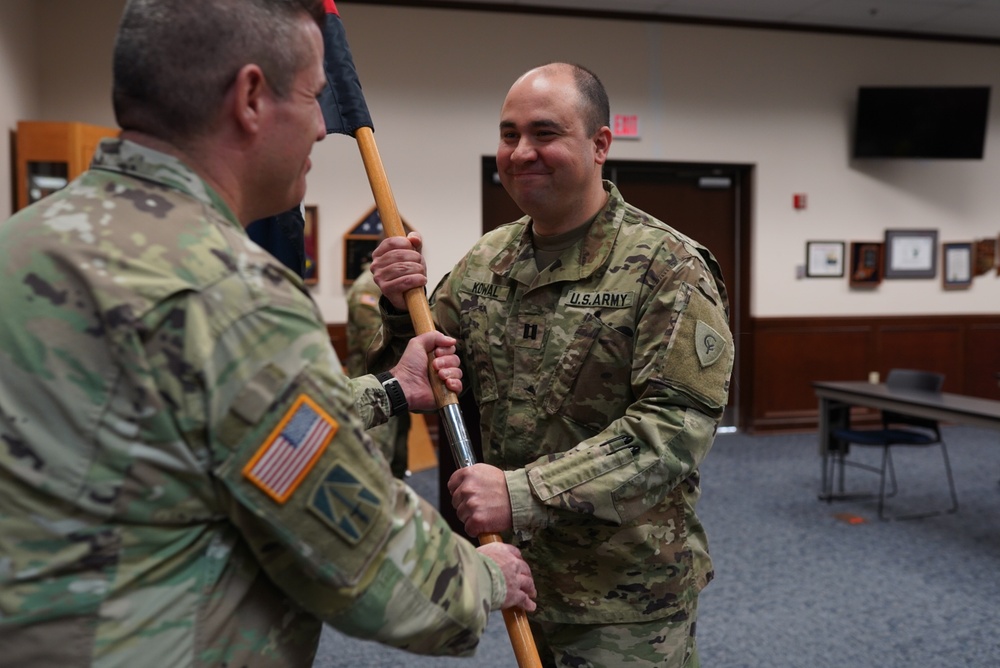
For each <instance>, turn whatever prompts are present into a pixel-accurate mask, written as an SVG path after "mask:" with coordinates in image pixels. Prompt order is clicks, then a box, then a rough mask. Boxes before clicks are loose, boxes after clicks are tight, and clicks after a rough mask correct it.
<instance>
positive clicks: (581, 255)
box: [490, 181, 625, 284]
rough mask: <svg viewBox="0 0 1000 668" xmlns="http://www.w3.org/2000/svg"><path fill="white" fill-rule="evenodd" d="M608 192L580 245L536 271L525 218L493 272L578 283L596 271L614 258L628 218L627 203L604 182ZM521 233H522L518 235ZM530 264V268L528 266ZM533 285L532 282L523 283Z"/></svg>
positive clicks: (514, 229) (513, 228)
mask: <svg viewBox="0 0 1000 668" xmlns="http://www.w3.org/2000/svg"><path fill="white" fill-rule="evenodd" d="M604 190H605V191H606V192H607V193H608V201H607V204H605V205H604V208H603V209H601V210H600V211H599V212H598V214H597V217H596V218H595V219H594V223H593V224H592V225H591V226H590V231H589V232H588V233H587V235H586V236H585V237H584V238H583V239H581V240H580V241H579V242H578V243H576V244H574V245H573V246H572V247H571V248H569V249H567V250H566V251H565V252H564V253H563V255H562V256H560V258H559V259H558V260H556V261H555V262H553V263H552V264H551V265H549V266H548V267H546V268H545V269H543V270H542V271H541V272H539V271H538V270H537V269H536V268H535V251H534V248H533V247H532V241H531V232H530V227H529V225H530V223H531V218H529V217H525V218H522V219H521V220H520V221H518V224H517V225H512V226H511V230H510V232H508V233H509V234H511V235H512V236H511V239H510V240H509V242H508V243H507V244H506V245H505V246H504V247H503V250H501V251H500V252H499V253H497V255H496V256H495V257H494V258H493V260H492V261H491V262H490V270H492V271H493V272H494V273H496V274H498V275H500V276H510V277H511V278H514V279H516V280H520V278H519V277H522V276H523V277H525V278H529V277H530V278H535V277H537V278H536V279H535V280H537V282H538V283H539V284H542V283H554V282H556V281H578V280H581V279H583V278H586V277H588V276H590V275H591V274H593V273H594V272H595V271H597V270H598V269H599V268H600V267H602V266H603V265H604V263H605V262H606V261H607V259H608V256H609V255H611V249H612V248H613V247H614V245H615V238H616V237H617V236H618V230H619V229H620V228H621V224H622V219H623V217H624V215H625V200H624V199H623V198H622V195H621V193H620V192H618V188H617V187H616V186H615V184H613V183H612V182H611V181H604ZM517 231H519V232H520V234H515V232H517ZM528 265H530V266H528ZM522 282H524V283H531V282H532V281H531V280H526V281H522Z"/></svg>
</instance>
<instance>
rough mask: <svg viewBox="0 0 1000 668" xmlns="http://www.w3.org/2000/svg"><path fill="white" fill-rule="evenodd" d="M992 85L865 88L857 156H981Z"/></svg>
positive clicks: (857, 131)
mask: <svg viewBox="0 0 1000 668" xmlns="http://www.w3.org/2000/svg"><path fill="white" fill-rule="evenodd" d="M989 106H990V88H989V87H988V86H938V87H927V86H921V87H905V86H897V87H887V86H879V87H874V86H873V87H864V86H863V87H861V88H859V89H858V105H857V114H856V117H855V127H854V157H855V158H941V159H959V160H961V159H964V160H981V159H982V157H983V148H984V145H985V144H986V125H987V119H988V117H989Z"/></svg>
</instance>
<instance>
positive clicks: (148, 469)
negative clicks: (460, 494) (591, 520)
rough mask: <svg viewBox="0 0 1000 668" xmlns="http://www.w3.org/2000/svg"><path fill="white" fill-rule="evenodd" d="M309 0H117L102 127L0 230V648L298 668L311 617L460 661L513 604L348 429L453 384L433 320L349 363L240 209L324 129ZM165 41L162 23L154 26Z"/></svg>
mask: <svg viewBox="0 0 1000 668" xmlns="http://www.w3.org/2000/svg"><path fill="white" fill-rule="evenodd" d="M321 18H322V5H321V3H320V2H318V1H317V2H311V1H309V0H211V1H210V2H206V1H205V0H131V1H130V2H128V4H127V5H126V7H125V11H124V15H123V17H122V21H121V25H120V29H119V33H118V38H117V41H116V44H115V49H114V106H115V113H116V117H117V120H118V123H119V125H120V126H121V128H122V133H121V137H120V138H118V139H113V140H107V141H105V142H103V143H102V144H101V146H100V148H99V150H98V152H97V155H96V156H95V158H94V160H93V164H92V165H91V169H90V170H89V171H88V172H86V173H85V174H84V175H82V176H81V177H80V178H79V179H77V180H75V181H74V182H72V183H71V184H69V185H68V186H67V187H66V188H64V189H63V190H61V191H59V192H57V193H55V194H53V195H51V196H50V197H47V198H45V199H43V200H41V201H40V202H38V203H36V204H35V205H33V206H31V207H29V208H27V209H25V210H23V211H21V212H20V213H18V214H17V215H15V216H14V217H13V218H11V219H9V220H7V221H5V222H4V223H2V224H0V313H2V314H3V317H2V318H0V663H2V664H3V665H4V666H12V667H13V666H17V667H18V668H52V667H55V666H60V667H62V666H67V667H68V666H74V667H80V666H84V667H86V666H143V667H146V666H154V667H156V666H163V667H164V668H176V667H179V666H184V667H193V668H200V667H208V666H214V667H218V666H234V667H235V666H240V667H249V668H271V667H273V668H309V667H310V666H312V663H313V658H314V655H315V651H316V647H317V644H318V640H319V634H320V630H321V627H322V623H323V622H327V623H329V624H331V625H333V626H335V627H337V628H339V629H340V630H342V631H344V632H346V633H349V634H352V635H356V636H359V637H361V638H367V639H372V640H376V641H378V642H382V643H387V644H390V645H393V646H396V647H400V648H403V649H406V650H410V651H413V652H421V653H430V654H469V653H471V652H473V650H474V649H475V647H476V645H477V643H478V639H479V637H480V634H481V633H482V632H483V629H484V627H485V625H486V622H487V619H488V617H489V613H490V611H491V610H494V609H497V608H500V607H509V606H515V605H517V606H523V607H524V608H525V609H527V610H532V609H533V608H534V604H533V603H532V601H531V596H532V595H533V594H534V587H533V584H532V582H531V578H530V573H529V570H528V568H527V566H526V565H525V564H524V562H523V561H522V560H521V559H520V557H519V556H518V553H517V550H516V549H515V548H513V547H511V546H508V545H490V546H485V547H482V548H479V550H478V552H477V550H476V549H475V548H474V547H473V546H472V545H471V544H469V543H468V542H466V541H464V540H462V539H459V538H457V537H456V536H454V535H453V534H452V532H451V531H450V530H449V529H448V527H447V525H446V524H445V522H444V521H443V520H442V519H441V517H440V516H439V515H438V514H437V512H436V511H434V509H433V508H431V507H430V506H428V505H427V504H426V503H424V502H423V501H422V500H421V499H420V498H419V497H418V496H417V495H416V494H415V493H414V492H413V490H411V489H409V488H408V487H406V486H405V485H404V484H402V483H401V482H399V481H397V480H395V479H393V478H392V476H391V474H390V472H389V467H388V465H387V463H386V461H385V460H384V459H383V458H382V456H381V455H380V453H379V452H378V450H377V448H376V447H375V446H374V445H373V444H372V442H371V440H370V439H369V438H368V437H367V436H366V434H365V430H366V428H368V427H370V426H372V425H374V424H378V423H381V422H384V421H385V419H386V418H387V417H389V416H390V415H392V414H393V413H398V412H400V411H405V410H407V405H408V404H409V405H411V406H413V407H415V408H418V409H420V408H423V409H429V408H431V407H433V405H434V404H433V398H432V393H431V389H430V387H429V384H428V380H427V377H428V373H427V371H428V369H427V365H428V354H431V355H432V356H433V357H434V361H433V364H432V366H433V368H434V370H435V372H436V373H438V374H439V376H440V377H441V378H442V379H443V380H444V381H445V383H446V385H447V386H449V387H450V388H451V389H452V390H453V391H459V390H460V389H461V382H460V377H461V371H460V370H459V369H458V368H457V364H458V358H457V357H456V356H455V355H454V354H453V351H454V348H453V343H454V342H453V341H452V340H451V339H449V338H447V337H445V336H444V335H441V334H437V333H431V334H429V335H424V336H422V337H419V338H418V339H414V340H413V341H411V342H410V344H409V346H408V347H407V352H406V354H405V355H403V358H402V360H401V361H400V362H399V364H398V365H396V366H395V367H394V368H393V369H392V370H391V372H390V373H387V374H384V375H381V376H380V377H379V378H376V377H374V376H363V377H361V378H358V379H356V380H355V381H351V382H349V381H348V379H347V378H346V377H345V376H344V375H343V373H342V372H341V369H340V362H339V360H338V359H337V357H336V354H335V353H334V352H333V348H332V347H331V344H330V341H329V338H328V336H327V332H326V328H325V326H324V324H323V321H322V319H321V318H320V314H319V312H318V310H317V308H316V305H315V304H314V303H313V302H312V300H311V299H310V297H309V294H308V291H307V290H306V288H305V286H304V285H303V284H302V282H301V281H300V280H299V278H298V277H297V276H296V275H295V274H294V273H293V272H292V271H290V270H289V269H287V268H286V267H285V266H283V265H282V264H281V263H280V262H278V260H276V259H275V258H274V257H273V256H272V255H270V254H269V253H267V252H265V251H264V250H263V249H261V248H260V247H259V246H257V245H256V244H255V243H253V242H252V241H250V240H249V238H248V237H247V234H246V232H245V230H244V225H246V224H248V223H249V222H250V221H252V220H256V219H259V218H263V217H266V216H269V215H272V214H275V213H277V212H280V211H284V210H287V209H289V208H290V207H292V206H293V205H295V204H296V203H297V202H300V201H302V198H303V195H304V194H305V183H306V181H305V175H306V172H307V171H308V169H309V153H310V151H311V148H312V146H313V144H314V143H315V142H316V141H319V140H320V139H322V138H323V137H324V136H325V125H324V123H323V118H322V115H321V113H320V108H319V104H318V102H317V96H318V95H319V93H320V92H321V91H322V90H323V89H324V87H325V86H326V78H325V75H324V71H323V65H322V54H323V42H322V38H321V33H320V28H319V23H318V21H319V20H320V19H321ZM178 40H181V42H180V43H178Z"/></svg>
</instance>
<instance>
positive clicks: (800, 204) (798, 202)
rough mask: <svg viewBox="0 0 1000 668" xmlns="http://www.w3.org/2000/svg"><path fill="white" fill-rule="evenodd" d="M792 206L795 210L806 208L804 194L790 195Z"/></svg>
mask: <svg viewBox="0 0 1000 668" xmlns="http://www.w3.org/2000/svg"><path fill="white" fill-rule="evenodd" d="M792 206H794V207H795V208H796V209H804V208H806V196H805V193H796V194H794V195H792Z"/></svg>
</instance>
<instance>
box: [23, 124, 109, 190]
mask: <svg viewBox="0 0 1000 668" xmlns="http://www.w3.org/2000/svg"><path fill="white" fill-rule="evenodd" d="M117 134H118V129H117V128H109V127H104V126H100V125H88V124H87V123H75V122H57V121H18V123H17V140H16V142H15V144H14V147H15V148H14V152H15V168H16V170H17V173H16V179H17V193H16V196H15V198H14V205H15V207H16V208H17V209H23V208H24V207H26V206H28V205H29V204H32V203H34V202H37V201H38V200H40V199H41V198H43V197H45V196H46V195H48V194H50V193H52V192H55V191H56V190H59V189H60V188H62V187H63V186H65V185H66V184H67V183H69V182H70V181H72V180H73V179H75V178H76V177H77V176H79V175H80V174H81V173H82V172H84V171H85V170H86V169H87V167H88V166H89V165H90V160H91V158H92V157H93V155H94V151H95V150H96V149H97V144H98V143H99V142H100V141H101V140H102V139H104V138H105V137H114V136H116V135H117Z"/></svg>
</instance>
